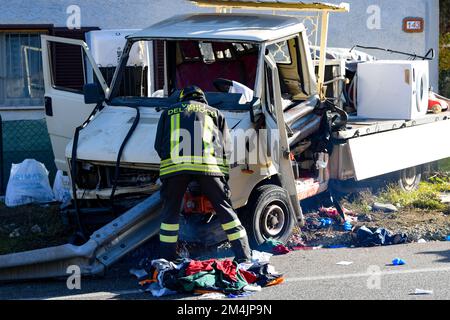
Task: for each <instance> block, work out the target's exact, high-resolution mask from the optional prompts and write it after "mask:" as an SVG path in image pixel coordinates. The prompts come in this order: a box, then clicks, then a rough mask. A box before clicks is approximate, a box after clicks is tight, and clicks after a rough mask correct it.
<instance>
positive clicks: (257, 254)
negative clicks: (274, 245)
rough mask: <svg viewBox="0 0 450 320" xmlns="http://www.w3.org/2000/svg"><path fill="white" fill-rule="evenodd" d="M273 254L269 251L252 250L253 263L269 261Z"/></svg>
mask: <svg viewBox="0 0 450 320" xmlns="http://www.w3.org/2000/svg"><path fill="white" fill-rule="evenodd" d="M272 256H273V254H271V253H268V252H261V251H257V250H253V251H252V262H253V263H269V261H270V258H271V257H272Z"/></svg>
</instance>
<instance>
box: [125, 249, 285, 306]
mask: <svg viewBox="0 0 450 320" xmlns="http://www.w3.org/2000/svg"><path fill="white" fill-rule="evenodd" d="M264 254H267V253H264ZM142 266H143V267H144V268H143V269H141V270H137V271H136V270H132V271H133V272H132V273H133V274H135V275H136V276H141V278H140V279H139V285H140V286H141V289H142V290H143V291H144V292H151V294H152V295H153V296H155V297H162V296H165V295H172V294H176V293H194V294H211V297H218V294H219V293H220V294H227V295H229V294H233V295H241V294H244V293H246V292H252V293H253V292H258V291H261V288H262V287H266V286H269V285H270V286H272V285H276V284H280V283H282V282H283V280H280V278H282V274H278V273H277V272H276V271H275V268H274V267H272V266H270V265H269V264H268V263H260V262H256V263H252V264H248V263H245V264H238V263H237V262H236V261H231V260H228V259H225V260H216V259H211V260H207V261H196V260H189V259H183V260H180V261H177V262H168V261H166V260H164V259H158V260H153V261H151V263H149V261H148V260H146V261H144V262H143V263H141V267H142ZM130 272H131V271H130ZM144 275H145V277H144V278H142V276H144Z"/></svg>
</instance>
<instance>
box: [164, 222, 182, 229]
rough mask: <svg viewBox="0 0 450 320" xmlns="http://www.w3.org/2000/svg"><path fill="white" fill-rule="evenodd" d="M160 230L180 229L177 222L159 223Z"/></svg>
mask: <svg viewBox="0 0 450 320" xmlns="http://www.w3.org/2000/svg"><path fill="white" fill-rule="evenodd" d="M161 230H164V231H178V230H180V225H179V224H166V223H161Z"/></svg>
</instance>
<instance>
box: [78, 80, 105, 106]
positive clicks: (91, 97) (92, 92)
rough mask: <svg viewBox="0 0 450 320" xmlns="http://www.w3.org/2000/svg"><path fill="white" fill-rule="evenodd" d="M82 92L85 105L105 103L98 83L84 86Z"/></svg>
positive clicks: (103, 94)
mask: <svg viewBox="0 0 450 320" xmlns="http://www.w3.org/2000/svg"><path fill="white" fill-rule="evenodd" d="M83 92H84V103H85V104H98V103H102V102H103V101H105V93H104V92H103V89H102V88H101V87H100V85H99V84H98V83H88V84H85V85H84V87H83Z"/></svg>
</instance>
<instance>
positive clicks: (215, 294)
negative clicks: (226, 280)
mask: <svg viewBox="0 0 450 320" xmlns="http://www.w3.org/2000/svg"><path fill="white" fill-rule="evenodd" d="M226 297H227V296H226V295H224V294H223V293H219V292H212V293H205V294H202V295H201V296H200V299H202V300H220V299H225V298H226Z"/></svg>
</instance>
